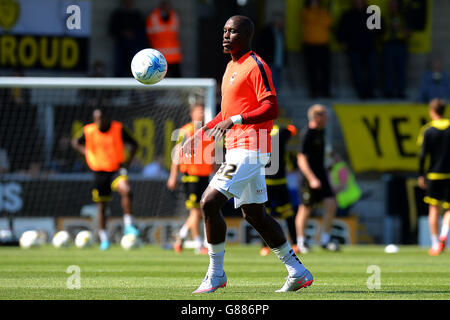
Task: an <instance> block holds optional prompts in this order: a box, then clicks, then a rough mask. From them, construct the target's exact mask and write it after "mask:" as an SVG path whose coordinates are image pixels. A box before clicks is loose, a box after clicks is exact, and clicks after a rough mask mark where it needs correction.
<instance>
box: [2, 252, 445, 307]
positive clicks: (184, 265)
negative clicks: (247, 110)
mask: <svg viewBox="0 0 450 320" xmlns="http://www.w3.org/2000/svg"><path fill="white" fill-rule="evenodd" d="M383 248H384V247H383V246H345V247H343V249H342V251H341V252H340V253H332V252H325V251H323V250H322V249H320V248H319V247H313V251H312V252H311V253H309V254H307V255H303V256H299V257H300V259H301V261H302V262H303V263H304V264H305V266H306V267H307V268H308V269H309V270H310V271H311V272H312V274H313V275H314V278H315V281H314V283H313V285H312V286H310V287H309V288H306V289H301V290H299V291H297V292H289V293H275V292H274V291H275V290H277V289H279V288H280V287H281V286H282V285H283V283H284V277H285V276H286V275H287V271H286V269H285V267H284V266H283V265H282V263H281V262H280V261H279V260H278V259H277V258H276V257H275V255H274V254H271V255H269V256H267V257H261V256H259V246H255V245H249V246H239V245H228V246H227V247H226V255H225V263H224V266H225V271H226V272H227V276H228V285H227V287H226V288H225V289H220V290H218V291H216V292H215V293H212V294H201V295H193V294H192V293H191V292H192V291H193V290H195V289H196V288H197V286H198V285H199V284H200V282H201V280H202V279H203V277H204V274H205V272H206V270H207V267H208V261H209V260H208V256H199V255H195V254H194V252H193V251H192V250H189V249H187V250H185V251H183V252H182V253H181V254H175V253H174V252H173V251H171V250H164V249H162V248H160V247H158V246H150V245H147V246H144V247H141V248H138V249H135V250H130V251H124V250H123V249H122V248H121V247H119V246H118V245H113V246H112V247H111V249H110V250H108V251H106V252H102V251H99V249H98V247H97V246H94V247H92V248H87V249H83V250H80V249H78V248H75V247H73V246H72V247H70V248H67V249H55V248H53V247H52V246H50V245H45V246H43V247H40V248H34V249H21V248H15V247H0V299H1V300H22V299H28V300H35V299H39V300H52V299H56V300H62V299H64V300H72V299H75V300H96V299H101V300H116V299H117V300H136V299H138V300H141V299H146V300H215V299H218V300H347V299H349V300H377V299H382V300H391V299H395V300H408V299H414V300H416V299H431V300H439V299H444V300H449V299H450V267H449V266H450V253H448V252H444V253H443V254H441V255H440V256H437V257H431V256H428V254H427V250H426V249H425V248H419V247H417V246H401V247H400V252H398V253H395V254H387V253H384V251H383ZM73 265H75V266H77V267H79V271H80V273H79V280H80V282H79V284H80V288H79V289H69V288H68V287H67V284H68V280H69V284H70V283H72V284H73V283H76V282H71V280H73V278H70V277H71V276H74V275H76V274H75V273H67V270H68V267H69V266H73ZM371 266H375V267H371ZM374 270H375V271H376V272H375V273H374ZM368 271H369V273H368ZM377 277H378V279H379V282H378V284H379V287H378V288H377V286H376V284H377V282H376V278H377ZM368 283H369V284H371V285H372V287H370V286H369V287H368Z"/></svg>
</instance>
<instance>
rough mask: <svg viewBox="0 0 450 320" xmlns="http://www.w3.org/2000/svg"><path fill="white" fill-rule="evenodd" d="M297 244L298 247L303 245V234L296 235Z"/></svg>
mask: <svg viewBox="0 0 450 320" xmlns="http://www.w3.org/2000/svg"><path fill="white" fill-rule="evenodd" d="M297 246H299V247H304V246H305V237H303V236H298V237H297Z"/></svg>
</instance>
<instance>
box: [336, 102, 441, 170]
mask: <svg viewBox="0 0 450 320" xmlns="http://www.w3.org/2000/svg"><path fill="white" fill-rule="evenodd" d="M333 110H334V111H335V113H336V115H337V118H338V120H339V123H340V127H341V130H342V133H343V136H344V139H345V144H346V146H347V151H348V155H349V158H350V161H351V164H352V168H353V170H354V171H355V172H357V173H360V172H367V171H376V172H392V171H403V172H417V170H418V167H419V160H418V154H419V152H420V146H419V145H418V144H417V137H418V135H419V133H420V130H421V128H422V126H423V125H424V124H426V123H427V122H429V121H430V117H429V115H428V107H427V106H426V105H421V104H364V105H361V104H337V105H334V106H333ZM446 116H447V117H449V116H450V111H449V110H448V111H447V113H446Z"/></svg>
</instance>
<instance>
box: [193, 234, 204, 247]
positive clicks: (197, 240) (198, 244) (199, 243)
mask: <svg viewBox="0 0 450 320" xmlns="http://www.w3.org/2000/svg"><path fill="white" fill-rule="evenodd" d="M194 242H195V248H197V249H201V248H202V247H203V239H202V237H201V236H196V237H195V238H194Z"/></svg>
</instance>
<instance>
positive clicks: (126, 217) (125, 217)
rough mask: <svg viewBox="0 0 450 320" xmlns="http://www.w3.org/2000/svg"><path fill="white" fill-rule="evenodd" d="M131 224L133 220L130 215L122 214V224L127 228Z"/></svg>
mask: <svg viewBox="0 0 450 320" xmlns="http://www.w3.org/2000/svg"><path fill="white" fill-rule="evenodd" d="M132 223H133V218H132V217H131V214H129V213H124V214H123V224H124V225H125V226H126V227H127V226H131V224H132Z"/></svg>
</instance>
